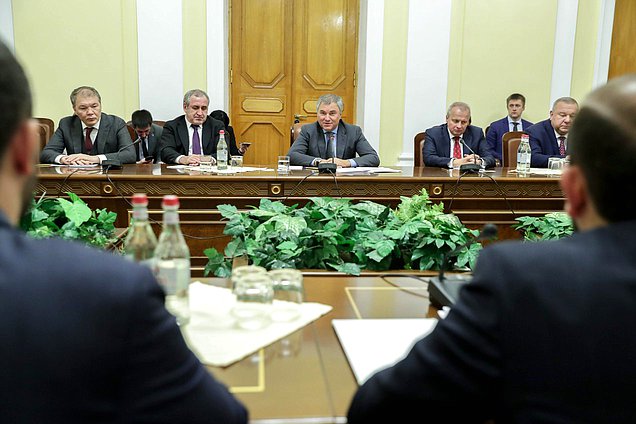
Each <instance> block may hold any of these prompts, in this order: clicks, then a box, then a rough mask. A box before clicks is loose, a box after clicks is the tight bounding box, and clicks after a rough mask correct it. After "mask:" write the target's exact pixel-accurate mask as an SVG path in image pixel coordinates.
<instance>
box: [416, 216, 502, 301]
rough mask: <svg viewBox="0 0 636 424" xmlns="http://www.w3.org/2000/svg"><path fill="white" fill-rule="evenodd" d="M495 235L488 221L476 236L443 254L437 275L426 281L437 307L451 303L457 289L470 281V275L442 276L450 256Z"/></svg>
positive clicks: (493, 225) (495, 231) (495, 229)
mask: <svg viewBox="0 0 636 424" xmlns="http://www.w3.org/2000/svg"><path fill="white" fill-rule="evenodd" d="M495 237H497V226H496V225H495V224H490V223H489V224H486V225H484V226H483V228H482V229H481V231H480V232H479V235H477V237H474V238H471V239H470V240H468V241H467V242H466V243H463V244H462V245H460V246H457V247H456V248H455V249H453V250H451V251H450V252H448V253H445V254H444V257H443V258H442V264H441V266H440V269H439V274H438V276H437V277H435V278H431V279H430V281H429V283H428V295H429V299H430V300H431V303H432V304H433V305H435V306H438V307H439V306H451V305H453V304H454V303H455V301H456V300H457V297H458V296H459V290H460V289H461V288H462V287H463V286H465V285H466V284H468V283H469V281H470V277H466V276H464V275H457V276H453V277H451V278H447V277H445V276H444V271H446V266H447V265H448V262H449V259H450V257H451V256H454V255H456V254H457V253H459V252H460V251H462V250H464V249H466V248H468V247H470V246H471V245H473V244H474V243H476V242H478V241H483V240H491V239H493V238H495Z"/></svg>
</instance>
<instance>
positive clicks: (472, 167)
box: [459, 138, 483, 174]
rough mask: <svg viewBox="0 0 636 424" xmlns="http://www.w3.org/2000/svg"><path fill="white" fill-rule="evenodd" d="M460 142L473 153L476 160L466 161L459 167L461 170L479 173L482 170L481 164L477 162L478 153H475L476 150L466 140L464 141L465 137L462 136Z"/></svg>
mask: <svg viewBox="0 0 636 424" xmlns="http://www.w3.org/2000/svg"><path fill="white" fill-rule="evenodd" d="M459 142H460V143H461V144H462V146H464V147H466V148H467V149H468V150H469V151H470V153H472V154H473V158H474V162H475V163H465V164H463V165H461V166H460V167H459V172H469V173H473V174H477V173H479V171H481V166H479V165H478V164H477V155H476V154H475V151H474V150H473V149H471V148H470V146H469V145H468V144H466V142H465V141H464V139H463V138H460V139H459ZM482 160H483V159H482Z"/></svg>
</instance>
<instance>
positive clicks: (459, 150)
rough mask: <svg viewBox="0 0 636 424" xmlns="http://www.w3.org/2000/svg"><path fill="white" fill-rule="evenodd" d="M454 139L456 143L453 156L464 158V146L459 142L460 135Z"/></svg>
mask: <svg viewBox="0 0 636 424" xmlns="http://www.w3.org/2000/svg"><path fill="white" fill-rule="evenodd" d="M453 141H455V145H454V146H453V158H454V159H461V158H462V148H461V146H460V144H459V137H457V136H455V137H453Z"/></svg>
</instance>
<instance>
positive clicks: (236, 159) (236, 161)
mask: <svg viewBox="0 0 636 424" xmlns="http://www.w3.org/2000/svg"><path fill="white" fill-rule="evenodd" d="M230 166H231V167H232V168H234V169H241V168H242V167H243V156H240V155H239V156H231V157H230Z"/></svg>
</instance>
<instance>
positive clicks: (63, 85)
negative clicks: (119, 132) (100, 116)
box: [13, 0, 139, 122]
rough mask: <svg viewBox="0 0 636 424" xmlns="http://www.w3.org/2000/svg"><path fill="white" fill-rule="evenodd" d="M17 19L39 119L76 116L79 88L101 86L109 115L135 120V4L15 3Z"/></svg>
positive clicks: (18, 43)
mask: <svg viewBox="0 0 636 424" xmlns="http://www.w3.org/2000/svg"><path fill="white" fill-rule="evenodd" d="M13 20H14V33H15V50H16V54H17V56H18V58H19V60H20V61H21V62H22V63H23V65H24V66H25V67H26V69H27V72H28V74H29V77H30V80H31V84H32V89H33V93H34V98H35V108H34V114H35V115H36V116H46V117H50V118H52V119H53V120H54V121H56V122H57V121H58V120H59V119H60V118H61V117H63V116H67V115H69V114H71V113H72V109H71V104H70V100H69V94H70V92H71V91H72V90H73V89H74V88H75V87H77V86H80V85H91V86H94V87H95V88H97V90H98V91H99V92H100V94H101V96H102V103H103V110H104V111H105V112H107V113H113V114H116V115H120V116H122V117H127V116H130V112H132V110H134V109H133V108H135V107H136V105H135V104H133V103H135V102H138V100H137V99H138V90H139V88H138V81H137V41H136V37H137V36H136V34H137V30H136V13H135V1H134V0H91V1H90V2H88V1H85V0H65V1H50V0H28V1H15V0H14V1H13ZM126 119H127V118H126Z"/></svg>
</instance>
